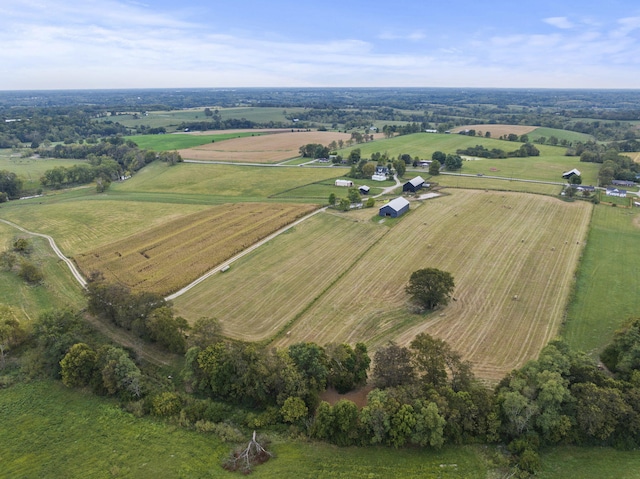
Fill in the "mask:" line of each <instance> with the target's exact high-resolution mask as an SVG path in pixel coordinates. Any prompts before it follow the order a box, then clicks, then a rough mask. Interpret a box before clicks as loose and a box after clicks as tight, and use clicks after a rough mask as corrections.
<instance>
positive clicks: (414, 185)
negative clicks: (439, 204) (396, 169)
mask: <svg viewBox="0 0 640 479" xmlns="http://www.w3.org/2000/svg"><path fill="white" fill-rule="evenodd" d="M423 186H424V180H423V179H422V177H421V176H416V177H415V178H413V179H412V180H409V181H407V182H406V183H405V184H404V185H403V186H402V191H410V192H412V193H415V192H416V191H418V190H419V189H420V188H422V187H423Z"/></svg>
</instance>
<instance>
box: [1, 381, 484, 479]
mask: <svg viewBox="0 0 640 479" xmlns="http://www.w3.org/2000/svg"><path fill="white" fill-rule="evenodd" d="M0 434H2V448H1V449H0V463H2V468H0V477H2V478H11V479H13V478H32V477H33V478H35V477H37V478H41V479H47V478H51V479H54V478H55V479H57V478H61V477H65V478H110V477H122V478H136V479H145V478H150V479H156V478H163V479H164V478H167V479H172V478H189V479H191V478H216V477H239V476H238V475H237V474H231V473H228V472H226V471H225V470H223V469H222V467H220V464H221V463H222V461H223V460H224V458H225V457H226V455H227V454H228V452H229V451H230V450H231V448H232V446H231V445H228V444H223V443H222V442H221V441H220V440H218V439H217V438H216V437H215V436H213V435H205V434H200V433H196V432H194V431H189V430H185V429H181V428H177V427H175V426H172V425H169V424H166V423H164V422H160V421H154V420H151V419H137V418H135V417H133V416H132V415H130V414H128V413H126V412H123V411H122V410H120V409H119V408H118V407H117V406H116V405H115V404H114V403H112V402H110V401H108V400H106V399H103V398H99V397H95V396H92V395H90V394H86V393H83V392H78V391H72V390H69V389H67V388H65V387H64V386H62V385H61V384H60V383H58V382H51V381H43V382H32V383H29V384H19V385H15V386H12V387H10V388H8V389H3V390H0ZM271 449H272V450H273V452H274V453H275V454H276V458H275V459H272V460H271V461H269V462H267V463H266V464H263V465H262V466H259V467H257V468H256V469H255V472H254V473H253V474H252V477H256V478H258V479H260V478H265V479H275V478H282V477H301V478H335V477H343V478H353V477H371V478H386V477H403V478H404V477H406V478H442V479H462V478H465V479H484V478H486V477H487V465H486V461H485V459H484V457H483V455H482V453H481V452H480V450H479V449H476V448H473V447H447V448H444V449H442V450H439V451H431V450H420V449H399V450H398V449H391V448H373V447H372V448H337V447H335V446H331V445H328V444H323V443H312V442H302V441H300V442H294V441H290V440H283V439H275V440H274V441H273V444H272V448H271Z"/></svg>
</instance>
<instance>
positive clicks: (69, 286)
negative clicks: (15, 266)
mask: <svg viewBox="0 0 640 479" xmlns="http://www.w3.org/2000/svg"><path fill="white" fill-rule="evenodd" d="M17 237H20V238H28V239H29V241H30V242H31V245H32V247H33V251H32V252H31V253H30V254H29V258H28V260H29V261H30V262H32V263H33V264H35V265H36V266H37V267H38V268H39V269H40V270H41V271H42V274H43V276H44V280H43V282H42V283H41V284H39V285H35V286H32V285H29V284H27V283H25V281H23V280H22V279H21V278H20V277H19V276H18V275H17V274H16V273H14V272H9V271H5V270H4V269H1V270H0V297H1V298H2V299H0V303H2V304H6V305H8V306H12V307H13V308H14V310H15V312H16V313H17V315H18V317H19V318H20V319H21V320H30V319H33V318H35V317H37V316H38V315H39V314H40V313H41V312H42V311H47V310H50V309H54V308H65V307H71V308H78V309H79V308H81V307H83V305H84V304H85V301H86V300H85V298H84V294H83V293H84V292H83V290H82V288H81V287H80V285H79V284H78V283H77V282H75V280H74V279H73V277H72V276H71V275H70V274H69V270H68V269H67V267H66V265H65V264H64V263H63V262H62V261H60V260H59V259H58V257H57V256H55V254H54V253H53V252H52V250H51V248H50V246H49V243H48V242H47V241H46V240H45V239H44V238H38V237H33V236H29V235H27V234H24V233H22V232H20V231H18V230H17V229H15V228H12V227H10V226H8V225H6V224H5V223H0V252H3V251H7V250H10V249H11V244H12V243H13V241H14V240H15V238H17Z"/></svg>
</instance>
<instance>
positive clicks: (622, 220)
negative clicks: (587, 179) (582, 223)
mask: <svg viewBox="0 0 640 479" xmlns="http://www.w3.org/2000/svg"><path fill="white" fill-rule="evenodd" d="M639 234H640V214H639V213H638V212H637V210H635V209H633V210H631V209H626V208H613V207H611V206H605V205H599V206H597V207H596V208H595V210H594V212H593V218H592V222H591V231H590V233H589V237H588V240H587V246H586V248H585V252H584V256H583V258H582V264H581V266H580V269H579V272H578V277H577V284H576V292H575V296H574V299H573V301H572V302H571V305H570V307H569V310H568V313H567V320H566V325H565V327H564V330H563V335H564V336H565V337H566V339H567V341H568V342H569V344H570V345H571V346H572V347H573V348H574V349H576V350H582V351H586V352H590V353H598V352H600V351H601V350H602V349H603V347H604V346H606V344H607V343H609V342H610V341H611V338H612V337H613V333H614V331H615V330H616V329H618V328H619V327H620V325H622V324H623V323H624V322H625V321H627V320H628V319H629V318H637V317H638V311H640V295H638V291H640V249H639V248H638V237H639V236H638V235H639Z"/></svg>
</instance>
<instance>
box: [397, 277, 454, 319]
mask: <svg viewBox="0 0 640 479" xmlns="http://www.w3.org/2000/svg"><path fill="white" fill-rule="evenodd" d="M454 288H455V283H454V280H453V276H452V275H451V273H448V272H446V271H441V270H439V269H437V268H425V269H419V270H417V271H414V272H413V273H411V277H410V278H409V284H407V286H406V288H405V291H406V292H407V294H408V295H409V296H410V297H411V299H412V300H413V301H414V302H415V303H416V304H418V305H419V306H420V307H422V308H424V309H427V310H432V309H435V308H436V307H437V306H446V305H447V304H448V303H449V300H450V299H451V294H452V293H453V290H454Z"/></svg>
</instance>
